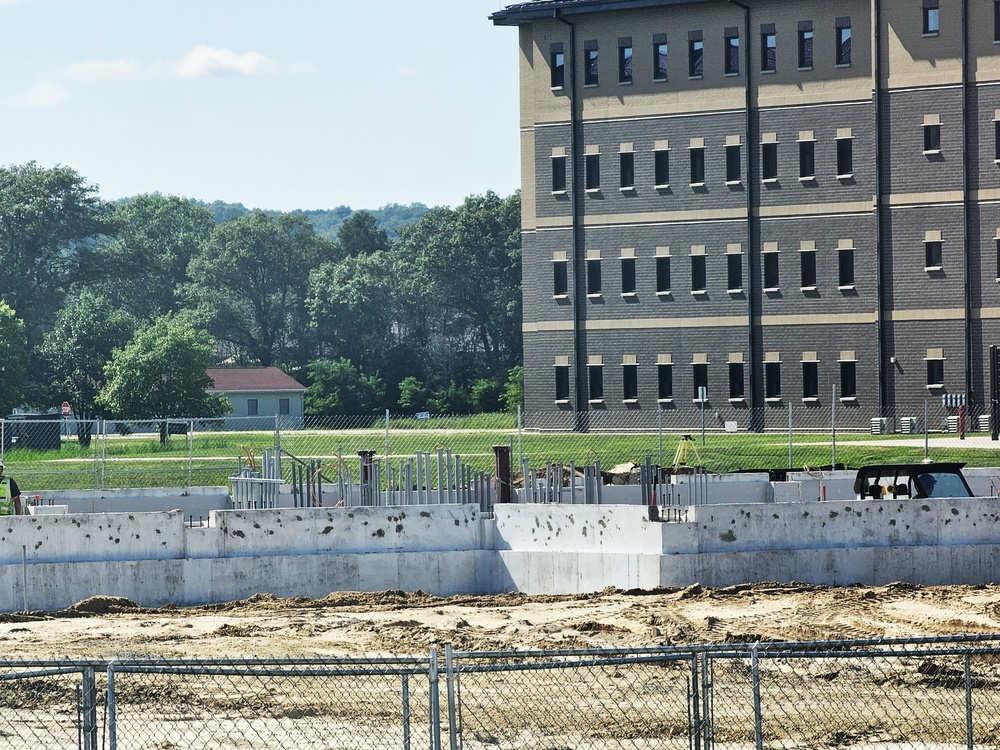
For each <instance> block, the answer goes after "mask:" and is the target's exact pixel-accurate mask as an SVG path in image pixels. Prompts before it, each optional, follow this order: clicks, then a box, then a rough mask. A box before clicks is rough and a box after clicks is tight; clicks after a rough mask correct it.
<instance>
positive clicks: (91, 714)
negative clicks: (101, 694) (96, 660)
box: [80, 667, 98, 750]
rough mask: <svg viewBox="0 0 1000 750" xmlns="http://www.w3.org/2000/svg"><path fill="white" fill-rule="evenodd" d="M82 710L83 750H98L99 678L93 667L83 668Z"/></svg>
mask: <svg viewBox="0 0 1000 750" xmlns="http://www.w3.org/2000/svg"><path fill="white" fill-rule="evenodd" d="M80 711H81V719H82V721H81V724H82V731H83V750H98V746H97V679H96V675H95V670H94V668H93V667H84V668H83V685H82V689H81V691H80Z"/></svg>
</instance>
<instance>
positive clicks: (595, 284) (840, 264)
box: [552, 240, 1000, 299]
mask: <svg viewBox="0 0 1000 750" xmlns="http://www.w3.org/2000/svg"><path fill="white" fill-rule="evenodd" d="M931 244H933V243H928V247H930V245H931ZM998 245H1000V241H998ZM940 246H941V243H940V242H938V243H937V245H936V247H937V251H938V253H940ZM818 253H819V250H818V249H817V247H816V243H815V242H811V241H806V242H802V243H801V245H800V249H799V252H798V255H799V282H800V288H801V290H802V291H815V290H816V289H817V283H818V278H817V255H818ZM779 255H780V254H779V252H778V246H777V243H772V242H766V243H764V251H763V252H762V253H761V265H762V267H763V281H764V291H765V292H777V291H778V290H779V288H780V281H781V279H780V266H779V263H778V260H779ZM743 257H744V253H743V249H742V245H740V244H738V243H735V244H731V245H729V247H728V248H727V250H726V253H725V258H726V291H727V292H729V293H731V294H741V293H742V292H743V289H744V287H743V281H744V278H743V277H744V274H743V269H744V261H743ZM647 260H648V259H646V258H642V259H640V258H637V257H636V255H635V250H634V249H632V248H626V249H623V250H622V255H621V257H620V258H619V259H618V261H619V264H620V269H621V274H620V279H621V294H622V296H625V297H634V296H636V294H637V288H636V264H637V262H639V261H642V262H643V263H645V262H646V261H647ZM652 260H653V262H654V264H655V274H654V275H655V281H656V287H655V288H656V293H657V294H658V295H670V294H671V293H672V290H673V287H672V283H673V279H672V277H671V270H672V269H671V262H672V260H673V257H672V256H671V254H670V249H669V248H665V247H661V248H657V249H656V255H655V256H654V257H653V258H652ZM688 260H689V262H690V270H691V293H692V294H705V293H707V291H708V281H709V277H708V256H707V254H706V249H705V246H704V245H695V246H693V247H692V248H691V255H690V256H688ZM938 260H939V261H940V258H938ZM605 262H607V261H606V260H605V259H603V258H601V257H600V251H594V250H591V251H588V257H587V260H586V274H587V296H588V297H600V296H602V295H603V294H604V280H603V275H602V264H603V263H605ZM998 264H1000V248H998ZM998 269H1000V265H998ZM928 270H935V269H931V268H928ZM936 270H940V268H938V269H936ZM998 278H1000V270H998ZM837 287H838V288H839V289H841V290H849V289H853V288H854V243H853V241H851V240H840V241H839V243H838V247H837ZM552 296H553V297H554V298H556V299H564V298H566V297H568V296H569V256H568V253H566V252H557V253H555V254H553V258H552Z"/></svg>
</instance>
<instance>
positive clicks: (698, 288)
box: [691, 255, 706, 292]
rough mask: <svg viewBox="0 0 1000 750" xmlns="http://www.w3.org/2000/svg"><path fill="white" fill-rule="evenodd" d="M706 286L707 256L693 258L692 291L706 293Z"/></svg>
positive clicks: (693, 256) (694, 256)
mask: <svg viewBox="0 0 1000 750" xmlns="http://www.w3.org/2000/svg"><path fill="white" fill-rule="evenodd" d="M705 284H706V274H705V256H704V255H692V256H691V291H692V292H704V291H705Z"/></svg>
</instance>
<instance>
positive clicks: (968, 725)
mask: <svg viewBox="0 0 1000 750" xmlns="http://www.w3.org/2000/svg"><path fill="white" fill-rule="evenodd" d="M973 745H974V743H973V741H972V655H971V654H970V653H969V652H968V651H966V652H965V746H966V748H968V750H972V748H973Z"/></svg>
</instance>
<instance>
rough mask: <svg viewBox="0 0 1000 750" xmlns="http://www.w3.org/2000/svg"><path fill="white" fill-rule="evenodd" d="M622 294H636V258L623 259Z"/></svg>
mask: <svg viewBox="0 0 1000 750" xmlns="http://www.w3.org/2000/svg"><path fill="white" fill-rule="evenodd" d="M622 294H635V258H622Z"/></svg>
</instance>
